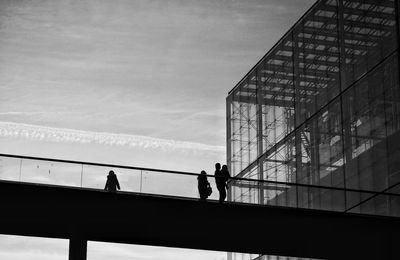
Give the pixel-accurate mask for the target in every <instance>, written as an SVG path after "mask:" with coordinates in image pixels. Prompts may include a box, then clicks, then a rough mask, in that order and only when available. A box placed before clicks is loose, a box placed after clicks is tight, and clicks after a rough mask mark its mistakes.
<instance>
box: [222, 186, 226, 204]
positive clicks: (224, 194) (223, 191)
mask: <svg viewBox="0 0 400 260" xmlns="http://www.w3.org/2000/svg"><path fill="white" fill-rule="evenodd" d="M225 198H226V190H225V187H224V188H223V189H222V202H224V201H225Z"/></svg>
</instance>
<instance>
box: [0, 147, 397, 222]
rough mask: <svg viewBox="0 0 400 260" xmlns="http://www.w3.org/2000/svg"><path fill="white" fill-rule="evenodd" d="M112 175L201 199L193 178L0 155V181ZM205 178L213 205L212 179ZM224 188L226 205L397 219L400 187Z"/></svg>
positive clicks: (98, 184) (95, 184)
mask: <svg viewBox="0 0 400 260" xmlns="http://www.w3.org/2000/svg"><path fill="white" fill-rule="evenodd" d="M110 170H113V171H114V172H115V173H116V174H117V177H118V180H119V183H120V186H121V191H123V192H136V193H146V194H158V195H167V196H178V197H186V198H199V194H198V189H197V177H198V176H199V174H197V173H191V172H182V171H169V170H161V169H150V168H141V167H132V166H121V165H112V164H101V163H91V162H79V161H69V160H59V159H49V158H38V157H28V156H18V155H8V154H0V180H8V181H17V182H25V183H38V184H50V185H60V186H70V187H79V188H91V189H98V190H104V186H105V183H106V180H107V175H108V172H109V171H110ZM207 177H208V181H209V182H210V183H211V186H212V188H213V193H212V195H211V196H210V197H209V199H211V200H217V199H218V196H219V194H218V190H217V188H216V187H215V180H214V178H215V177H214V176H213V175H207ZM228 186H229V190H228V198H229V201H230V203H252V204H263V205H271V206H281V207H295V208H307V209H318V210H330V211H341V212H351V213H363V214H376V215H387V216H400V183H398V185H397V184H395V185H392V186H390V187H388V188H387V189H386V190H383V191H379V192H377V191H368V190H358V189H345V188H342V187H330V186H329V187H328V186H317V185H309V184H299V183H288V182H279V181H267V180H257V179H246V178H230V179H229V181H228Z"/></svg>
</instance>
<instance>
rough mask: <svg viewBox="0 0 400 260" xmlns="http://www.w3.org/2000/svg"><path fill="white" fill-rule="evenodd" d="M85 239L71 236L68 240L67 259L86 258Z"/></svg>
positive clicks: (82, 259) (83, 259)
mask: <svg viewBox="0 0 400 260" xmlns="http://www.w3.org/2000/svg"><path fill="white" fill-rule="evenodd" d="M86 256H87V240H86V239H84V238H82V237H75V236H73V237H71V238H70V240H69V258H68V260H86Z"/></svg>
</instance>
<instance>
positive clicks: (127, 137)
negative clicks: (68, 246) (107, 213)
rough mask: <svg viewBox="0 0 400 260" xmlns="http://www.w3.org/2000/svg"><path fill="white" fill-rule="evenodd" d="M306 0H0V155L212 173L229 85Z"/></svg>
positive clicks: (8, 253) (221, 154)
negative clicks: (202, 170)
mask: <svg viewBox="0 0 400 260" xmlns="http://www.w3.org/2000/svg"><path fill="white" fill-rule="evenodd" d="M313 2H314V0H262V1H261V0H260V1H256V0H247V1H242V0H219V1H217V0H213V1H211V0H196V1H195V0H154V1H151V0H113V1H109V0H69V1H68V0H29V1H28V0H18V1H16V0H0V153H11V154H21V155H33V156H43V157H53V158H61V159H73V160H83V161H94V162H104V163H115V164H124V165H133V166H144V167H150V168H151V167H153V168H164V169H171V170H184V171H193V172H199V171H200V170H201V169H205V170H206V171H207V172H209V173H211V172H212V169H213V164H214V163H215V162H216V161H220V162H222V163H224V162H225V160H226V159H225V149H226V148H225V143H226V136H225V132H226V126H225V123H226V122H225V98H226V96H227V93H228V91H229V90H231V89H232V88H233V87H234V86H235V84H236V83H237V82H238V81H239V80H240V79H241V78H242V77H243V76H244V75H245V74H246V73H247V72H248V71H249V70H250V68H251V67H253V66H254V64H255V63H256V62H257V61H258V60H259V59H260V58H261V57H262V56H263V55H264V54H265V53H266V52H267V51H268V50H269V49H270V48H271V47H272V46H273V44H274V43H275V42H276V41H277V40H278V39H279V38H280V37H281V36H282V35H283V34H284V33H285V32H286V31H287V30H288V29H289V28H290V27H291V26H292V25H293V24H294V22H295V21H296V20H298V18H299V17H300V16H301V15H302V14H303V13H304V12H305V10H307V9H308V8H309V7H310V6H311V5H312V3H313ZM0 174H1V173H0ZM99 185H100V184H99ZM6 241H7V242H6ZM13 241H19V240H17V239H14V240H10V239H9V238H8V237H0V256H1V259H17V258H16V255H15V252H18V253H20V254H23V253H24V249H26V250H30V251H29V252H30V255H31V257H30V259H47V258H44V256H43V255H41V251H40V250H36V251H35V250H34V248H36V247H34V246H33V244H30V243H25V244H24V245H25V246H24V247H21V246H19V244H20V243H21V242H15V243H14V242H13ZM13 243H14V244H13ZM5 244H7V245H8V246H7V247H5V246H3V245H5ZM12 245H14V246H16V247H17V246H18V250H17V251H16V250H12V248H13V246H12ZM35 246H37V245H36V244H35ZM37 247H40V246H37ZM9 248H10V249H9ZM46 248H49V247H46ZM32 250H33V251H32ZM121 250H122V249H121ZM124 250H125V249H124ZM129 250H130V249H129ZM132 250H133V249H132ZM32 252H36V253H32ZM57 252H58V251H57ZM121 252H122V251H121ZM124 252H125V251H124ZM135 252H136V251H135ZM141 252H142V254H141V255H140V254H139V256H138V255H129V256H126V257H125V258H124V257H122V256H121V257H120V258H117V259H123V260H125V259H134V260H135V259H153V258H147V257H145V256H146V254H148V253H144V252H145V250H143V251H141ZM146 252H147V251H146ZM182 252H183V251H182ZM187 252H188V251H184V253H179V254H184V255H185V254H187ZM25 253H26V252H25ZM42 253H43V252H42ZM13 254H14V255H13ZM195 254H197V253H196V251H193V252H192V256H194V255H195ZM116 255H118V253H116ZM35 257H36V258H35ZM92 257H93V259H101V258H100V256H97V257H96V256H92ZM221 257H222V258H221ZM223 257H225V254H222V253H215V252H211V253H210V254H209V259H223ZM21 259H23V257H22V258H21ZM49 259H50V258H49ZM51 259H56V258H51ZM57 259H58V258H57ZM59 259H66V258H62V257H61V258H59ZM154 259H156V258H154ZM157 259H158V258H157ZM160 259H166V258H165V257H161V258H160ZM171 259H178V258H171ZM190 259H195V258H194V257H190ZM202 259H204V255H203V258H202Z"/></svg>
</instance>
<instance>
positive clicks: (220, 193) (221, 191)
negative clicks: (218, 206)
mask: <svg viewBox="0 0 400 260" xmlns="http://www.w3.org/2000/svg"><path fill="white" fill-rule="evenodd" d="M217 189H218V192H219V202H223V201H224V198H223V196H224V195H223V193H224V191H223V189H221V187H217Z"/></svg>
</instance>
